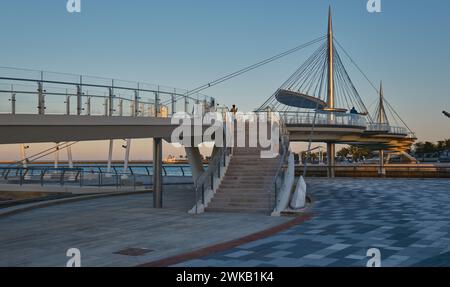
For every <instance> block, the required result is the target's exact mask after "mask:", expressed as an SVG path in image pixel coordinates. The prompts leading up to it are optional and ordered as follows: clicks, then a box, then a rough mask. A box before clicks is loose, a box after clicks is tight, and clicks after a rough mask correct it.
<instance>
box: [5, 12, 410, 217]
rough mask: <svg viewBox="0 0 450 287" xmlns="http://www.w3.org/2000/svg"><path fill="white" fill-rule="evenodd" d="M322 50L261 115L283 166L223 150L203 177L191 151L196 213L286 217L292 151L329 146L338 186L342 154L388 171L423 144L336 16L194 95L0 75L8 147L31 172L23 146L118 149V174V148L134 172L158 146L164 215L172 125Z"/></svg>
mask: <svg viewBox="0 0 450 287" xmlns="http://www.w3.org/2000/svg"><path fill="white" fill-rule="evenodd" d="M315 44H320V46H319V48H318V49H317V50H316V51H315V52H314V53H313V54H312V55H311V57H309V58H308V59H307V60H306V61H305V62H304V64H303V65H301V66H300V67H299V68H298V70H297V71H295V72H294V73H293V74H292V76H291V77H289V78H288V80H286V82H284V83H283V84H282V85H281V86H280V88H278V89H277V90H276V91H275V93H274V94H273V95H272V96H271V97H270V98H268V99H267V100H266V101H265V102H264V103H263V104H262V105H261V106H260V107H258V108H257V109H255V111H257V112H268V111H269V112H271V113H273V112H276V113H278V114H279V115H280V123H281V125H282V130H283V134H282V137H281V138H280V145H279V147H280V153H279V156H278V157H277V158H276V159H267V160H265V159H260V158H259V152H260V150H261V149H260V148H239V147H224V148H214V150H213V154H212V156H211V160H210V163H209V165H208V167H207V168H206V169H204V167H203V163H202V161H201V159H200V152H199V150H198V148H196V147H194V148H188V147H186V154H187V156H188V159H189V164H190V166H191V169H192V176H193V180H194V186H195V197H196V201H197V204H196V205H195V206H194V207H193V209H192V210H191V212H195V213H198V212H202V211H208V210H210V211H257V212H262V211H264V212H267V211H273V210H275V209H278V210H279V206H280V204H281V203H280V200H281V199H280V197H282V195H281V194H282V193H283V192H284V191H285V190H288V189H289V187H291V186H292V185H293V184H294V182H293V179H292V180H291V181H292V182H290V183H287V181H289V180H288V178H289V176H293V175H292V171H290V167H289V166H291V165H292V164H293V163H292V154H291V153H290V151H289V143H292V142H323V143H326V144H327V168H328V176H329V177H334V176H335V166H336V163H335V153H336V151H335V146H336V144H351V145H358V146H364V147H367V148H370V149H372V150H377V151H379V153H380V166H382V167H383V166H384V163H385V155H384V153H385V151H388V152H389V153H392V152H397V153H401V154H403V155H404V156H406V157H408V155H407V153H406V152H405V151H406V150H408V149H409V148H410V147H411V145H412V144H413V143H414V141H415V140H416V137H415V134H414V132H413V131H412V130H411V129H409V127H408V126H407V125H406V123H405V122H404V121H403V120H402V119H401V117H400V116H399V114H398V113H397V112H396V111H395V109H394V108H393V107H392V105H391V104H389V102H388V101H387V100H386V97H385V95H384V92H383V88H382V86H380V88H377V87H375V85H373V83H372V82H371V81H370V80H369V79H368V77H367V76H366V75H365V74H364V73H363V72H362V70H361V69H360V68H359V66H357V65H356V63H355V62H354V61H353V59H352V58H351V57H350V55H349V54H348V53H347V52H346V51H345V50H344V49H343V47H342V46H341V45H340V43H339V42H338V41H337V40H336V39H335V37H334V35H333V23H332V16H331V8H330V11H329V19H328V31H327V34H326V36H323V37H319V38H317V39H315V40H313V41H310V42H307V43H305V44H302V45H300V46H297V47H295V48H293V49H290V50H287V51H285V52H283V53H280V54H278V55H276V56H273V57H270V58H267V59H265V60H263V61H260V62H258V63H256V64H254V65H251V66H247V67H245V68H243V69H241V70H239V71H236V72H234V73H231V74H229V75H226V76H224V77H221V78H219V79H217V80H214V81H211V82H208V83H207V84H205V85H202V86H200V87H198V88H195V89H192V90H189V91H188V90H181V89H176V88H168V87H163V86H155V85H149V84H145V83H137V82H129V81H121V80H111V79H104V78H99V77H89V76H78V75H71V74H61V73H52V72H38V71H33V70H23V69H12V68H0V95H1V96H3V100H5V97H6V98H7V101H8V104H5V103H2V105H1V108H2V110H1V111H0V112H1V114H0V133H1V134H2V137H0V144H22V149H21V150H22V158H21V159H20V160H19V161H18V162H17V165H19V166H21V168H23V167H25V168H26V167H27V164H28V161H29V157H27V156H26V155H25V145H24V144H30V143H38V142H54V143H57V144H56V145H55V147H54V148H52V149H49V150H46V151H44V152H42V153H41V154H38V155H37V158H39V156H44V155H48V154H52V153H57V152H59V151H60V150H61V149H66V150H67V151H68V154H69V155H70V156H68V158H69V159H71V158H72V155H71V146H72V145H73V144H76V143H77V142H79V141H88V140H110V146H109V159H108V170H109V171H110V169H111V160H112V148H113V140H114V139H127V142H126V145H125V147H126V149H127V152H126V159H125V167H126V168H125V169H127V165H128V157H129V149H130V147H131V140H130V139H137V138H153V139H154V140H153V142H154V156H153V159H154V161H153V169H152V170H153V172H152V175H153V180H152V184H153V194H154V205H155V207H162V205H163V204H162V174H163V168H162V140H166V141H170V136H171V133H172V132H173V130H174V129H175V128H176V127H177V126H176V125H173V124H171V117H172V116H173V115H174V114H175V113H177V112H179V111H182V112H185V113H194V109H196V107H197V109H198V107H200V109H201V113H204V112H206V111H217V109H218V108H217V107H218V104H217V102H216V100H215V99H214V98H211V97H208V96H206V95H204V94H201V92H203V91H204V90H206V89H209V88H210V87H213V86H215V85H218V84H221V83H223V82H225V81H228V80H231V79H233V78H235V77H238V76H240V75H242V74H244V73H247V72H250V71H252V70H254V69H257V68H259V67H261V66H264V65H266V64H268V63H271V62H273V61H276V60H278V59H280V58H282V57H286V56H288V55H291V54H293V53H295V52H297V51H300V50H302V49H304V48H306V47H310V46H312V45H315ZM341 53H342V55H345V56H346V57H347V58H348V59H349V60H350V61H351V62H352V63H353V64H355V66H356V67H357V69H358V70H359V71H360V72H361V73H362V74H363V76H364V77H365V78H366V79H367V80H368V81H369V83H370V85H371V86H372V87H373V88H374V90H375V92H376V93H377V95H378V100H377V104H376V106H375V109H374V110H373V111H370V110H369V109H368V108H367V106H366V104H365V103H364V101H363V100H362V98H361V97H360V95H359V92H358V90H357V88H356V87H355V85H354V83H353V82H352V80H351V78H350V76H349V74H348V73H347V70H346V68H345V66H344V64H343V58H341ZM30 103H36V105H35V106H33V105H32V104H30ZM204 128H206V127H204ZM410 160H414V159H412V158H410ZM380 173H383V169H381V170H380ZM25 174H26V173H22V172H21V173H20V175H19V176H20V178H21V182H23V181H25V180H26V179H25ZM63 176H64V175H63ZM116 176H117V175H116ZM289 191H290V189H289Z"/></svg>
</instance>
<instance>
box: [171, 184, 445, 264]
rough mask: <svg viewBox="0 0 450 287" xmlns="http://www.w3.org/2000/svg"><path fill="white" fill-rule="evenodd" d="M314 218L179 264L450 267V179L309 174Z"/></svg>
mask: <svg viewBox="0 0 450 287" xmlns="http://www.w3.org/2000/svg"><path fill="white" fill-rule="evenodd" d="M308 187H309V192H310V194H311V195H312V196H313V198H314V204H313V207H312V212H314V213H315V216H314V218H313V219H312V220H310V221H307V222H305V223H302V224H300V225H297V226H294V227H292V228H290V229H288V230H286V231H284V232H281V233H278V234H276V235H274V236H271V237H267V238H264V239H261V240H258V241H254V242H251V243H247V244H244V245H240V246H238V247H237V248H232V249H230V250H227V251H224V252H220V253H215V254H212V255H209V256H207V257H204V258H200V259H194V260H190V261H187V262H183V263H180V264H177V265H176V266H236V267H239V266H241V267H245V266H261V267H262V266H357V267H358V266H360V267H364V266H366V263H367V261H368V259H369V257H366V253H367V250H368V249H369V248H378V249H379V250H380V252H381V265H382V266H386V267H387V266H450V180H399V179H370V180H368V179H335V180H327V179H312V180H311V179H309V180H308Z"/></svg>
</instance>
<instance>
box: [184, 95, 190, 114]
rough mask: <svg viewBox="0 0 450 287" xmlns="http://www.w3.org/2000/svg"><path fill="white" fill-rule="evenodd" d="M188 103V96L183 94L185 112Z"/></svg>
mask: <svg viewBox="0 0 450 287" xmlns="http://www.w3.org/2000/svg"><path fill="white" fill-rule="evenodd" d="M188 105H189V102H188V97H187V95H184V112H185V113H187V112H188Z"/></svg>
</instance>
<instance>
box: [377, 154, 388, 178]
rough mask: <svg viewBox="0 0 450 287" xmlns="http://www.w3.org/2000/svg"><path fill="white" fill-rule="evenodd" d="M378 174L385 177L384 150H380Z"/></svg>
mask: <svg viewBox="0 0 450 287" xmlns="http://www.w3.org/2000/svg"><path fill="white" fill-rule="evenodd" d="M378 174H379V175H380V176H381V177H385V176H386V168H385V167H384V150H380V168H379V170H378Z"/></svg>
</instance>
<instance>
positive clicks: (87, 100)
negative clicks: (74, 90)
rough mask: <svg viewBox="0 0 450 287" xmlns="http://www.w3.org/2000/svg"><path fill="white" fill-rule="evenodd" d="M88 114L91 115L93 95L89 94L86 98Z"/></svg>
mask: <svg viewBox="0 0 450 287" xmlns="http://www.w3.org/2000/svg"><path fill="white" fill-rule="evenodd" d="M86 115H88V116H90V115H91V97H90V96H88V97H87V99H86Z"/></svg>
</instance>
